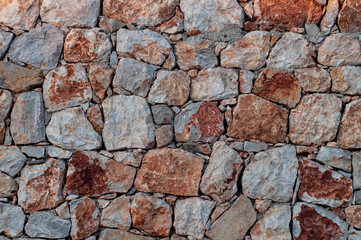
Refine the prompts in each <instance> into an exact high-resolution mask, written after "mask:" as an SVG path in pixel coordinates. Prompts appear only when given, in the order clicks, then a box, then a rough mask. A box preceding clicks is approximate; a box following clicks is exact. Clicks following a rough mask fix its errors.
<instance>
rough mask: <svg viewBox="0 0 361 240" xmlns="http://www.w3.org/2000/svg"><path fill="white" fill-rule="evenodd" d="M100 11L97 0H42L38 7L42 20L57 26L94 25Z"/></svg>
mask: <svg viewBox="0 0 361 240" xmlns="http://www.w3.org/2000/svg"><path fill="white" fill-rule="evenodd" d="M99 12H100V1H99V0H80V1H76V2H73V1H71V0H65V1H64V0H44V1H42V4H41V8H40V17H41V20H42V21H43V22H48V23H52V24H54V25H56V26H58V27H60V26H67V27H95V26H96V24H97V22H98V16H99Z"/></svg>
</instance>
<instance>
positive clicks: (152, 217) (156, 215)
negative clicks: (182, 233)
mask: <svg viewBox="0 0 361 240" xmlns="http://www.w3.org/2000/svg"><path fill="white" fill-rule="evenodd" d="M131 214H132V221H133V227H134V228H136V229H139V230H141V231H144V232H146V233H148V234H149V235H151V236H158V237H167V236H169V232H170V229H171V227H172V214H173V211H172V208H171V207H170V206H169V205H168V204H167V203H166V202H165V201H164V200H161V199H159V198H157V197H154V196H151V195H146V194H143V193H137V194H136V195H135V196H134V200H133V202H132V207H131Z"/></svg>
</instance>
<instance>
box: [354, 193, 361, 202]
mask: <svg viewBox="0 0 361 240" xmlns="http://www.w3.org/2000/svg"><path fill="white" fill-rule="evenodd" d="M354 198H355V203H356V204H357V205H360V204H361V191H360V190H357V191H355V193H354Z"/></svg>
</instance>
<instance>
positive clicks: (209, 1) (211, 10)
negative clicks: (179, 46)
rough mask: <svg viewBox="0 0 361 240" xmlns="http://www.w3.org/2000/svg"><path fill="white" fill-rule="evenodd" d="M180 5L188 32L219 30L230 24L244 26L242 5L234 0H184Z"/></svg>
mask: <svg viewBox="0 0 361 240" xmlns="http://www.w3.org/2000/svg"><path fill="white" fill-rule="evenodd" d="M180 7H181V9H182V11H183V12H184V27H185V30H186V31H188V32H194V33H198V32H219V31H221V30H222V29H223V28H225V27H226V26H227V25H230V24H231V25H237V26H238V27H239V28H243V24H244V22H245V16H244V11H243V9H242V7H241V6H240V5H239V4H238V3H237V1H233V0H226V1H221V0H201V1H198V0H182V1H180Z"/></svg>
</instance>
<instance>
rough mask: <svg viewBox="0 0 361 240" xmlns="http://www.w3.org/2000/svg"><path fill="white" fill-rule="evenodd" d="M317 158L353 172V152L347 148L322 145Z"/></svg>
mask: <svg viewBox="0 0 361 240" xmlns="http://www.w3.org/2000/svg"><path fill="white" fill-rule="evenodd" d="M316 160H317V161H320V162H322V163H325V164H327V165H330V166H331V167H335V168H339V169H342V170H343V171H346V172H351V152H349V151H347V150H343V149H341V148H332V147H326V146H322V147H321V149H320V151H319V152H318V154H317V156H316Z"/></svg>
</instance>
